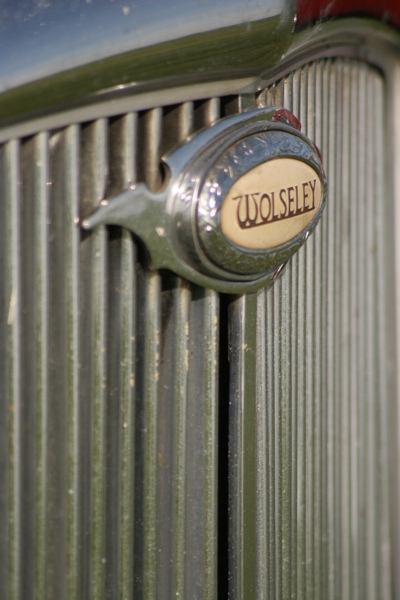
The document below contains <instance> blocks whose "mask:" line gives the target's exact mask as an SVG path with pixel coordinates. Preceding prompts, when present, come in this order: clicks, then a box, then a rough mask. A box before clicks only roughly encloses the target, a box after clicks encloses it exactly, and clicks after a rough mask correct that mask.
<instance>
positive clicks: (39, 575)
mask: <svg viewBox="0 0 400 600" xmlns="http://www.w3.org/2000/svg"><path fill="white" fill-rule="evenodd" d="M48 148H49V136H48V134H47V133H46V132H44V133H40V134H39V135H38V136H36V138H34V149H33V153H34V164H35V165H36V168H35V170H34V182H33V186H34V216H33V224H34V237H35V240H36V247H35V254H34V265H35V266H34V277H35V284H34V291H35V297H34V307H35V323H34V328H35V331H34V339H35V355H36V357H35V358H36V360H35V363H36V364H35V371H36V373H37V376H36V377H37V378H36V382H35V396H36V448H35V454H36V494H35V496H36V498H35V504H36V506H37V511H36V519H35V529H36V547H35V552H36V554H37V562H36V573H35V580H36V581H35V582H36V586H35V587H36V594H35V596H36V598H45V585H46V584H45V582H46V519H47V511H46V487H47V481H48V472H47V452H48V448H47V443H46V441H47V440H46V435H47V434H46V432H47V423H48V402H49V389H48V377H47V365H48V358H49V357H48V310H49V295H48V290H49V261H48V230H49V225H48V221H49V193H48V188H49V183H50V164H49V149H48Z"/></svg>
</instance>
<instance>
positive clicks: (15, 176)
mask: <svg viewBox="0 0 400 600" xmlns="http://www.w3.org/2000/svg"><path fill="white" fill-rule="evenodd" d="M3 168H4V174H3V181H4V188H3V193H4V197H5V199H6V200H5V219H4V221H5V232H4V234H5V240H6V248H5V265H4V268H5V270H6V284H5V289H4V288H3V289H4V293H5V297H6V303H5V311H4V317H3V318H6V323H5V328H4V333H5V337H4V338H3V339H4V340H6V341H5V346H6V356H3V360H4V363H3V364H4V365H5V367H6V369H5V373H4V375H5V377H4V381H5V389H4V392H5V395H4V400H5V402H4V404H3V405H4V408H5V414H4V419H5V422H6V423H7V428H8V434H6V437H7V439H8V451H7V456H8V464H7V467H5V473H6V477H7V478H6V480H5V481H4V484H3V485H4V487H3V490H4V491H3V494H4V495H5V497H6V498H8V503H9V504H8V507H7V508H8V522H7V526H6V527H7V529H6V535H7V539H8V552H7V553H5V556H4V558H5V561H6V565H7V571H8V573H7V575H8V577H7V580H8V586H7V587H6V588H5V591H6V594H7V593H8V595H9V597H10V598H12V599H14V598H19V597H20V594H21V587H22V585H23V580H22V567H23V565H22V564H21V562H22V556H23V551H22V522H21V521H22V518H23V517H22V514H21V509H22V506H21V502H22V497H21V495H22V494H21V492H22V468H23V459H22V455H21V454H22V448H23V446H22V431H21V419H22V414H21V408H22V407H21V390H20V384H21V362H20V361H21V340H20V336H21V265H20V192H19V190H20V144H19V142H18V141H17V140H12V141H11V142H8V143H7V144H6V146H5V148H4V155H3Z"/></svg>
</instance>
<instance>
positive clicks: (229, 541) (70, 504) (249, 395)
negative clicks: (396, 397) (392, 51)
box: [0, 59, 393, 600]
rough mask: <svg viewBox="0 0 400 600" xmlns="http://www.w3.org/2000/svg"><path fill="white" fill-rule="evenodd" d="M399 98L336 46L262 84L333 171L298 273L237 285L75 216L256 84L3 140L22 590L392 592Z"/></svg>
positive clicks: (7, 553) (13, 551) (2, 350)
mask: <svg viewBox="0 0 400 600" xmlns="http://www.w3.org/2000/svg"><path fill="white" fill-rule="evenodd" d="M384 96H385V85H384V81H383V79H382V76H381V74H380V73H379V72H378V71H376V70H375V69H374V68H372V67H370V66H367V65H365V64H363V63H360V62H358V61H353V60H347V59H337V60H334V59H329V60H321V61H317V62H315V63H313V64H311V65H309V66H305V67H304V68H301V69H299V70H297V71H295V72H294V73H293V74H291V75H289V76H287V77H286V78H285V79H284V80H282V81H281V82H279V83H278V84H277V85H276V86H272V87H271V88H270V89H269V90H267V92H265V93H262V94H261V96H260V97H259V98H258V100H257V103H258V104H260V105H263V104H268V105H275V104H282V105H285V106H286V107H287V108H288V109H289V110H291V111H293V112H294V113H295V114H296V115H297V116H298V117H299V118H300V120H301V122H302V124H303V128H304V130H305V132H306V133H307V134H308V135H309V136H310V137H312V138H314V139H315V140H316V142H317V144H318V145H319V146H320V147H321V149H322V151H323V154H324V156H325V161H326V165H327V175H328V180H329V181H330V182H331V184H330V185H331V187H330V192H329V201H328V205H327V212H326V214H325V215H324V217H323V219H322V221H321V224H320V226H319V227H318V228H317V230H316V232H315V233H314V234H313V236H312V237H311V238H310V240H308V243H307V245H306V246H305V247H304V248H303V249H302V250H301V251H300V253H299V254H298V256H297V257H296V258H294V259H293V260H292V261H291V264H290V265H289V267H288V268H287V270H286V272H285V273H284V274H283V276H282V277H281V279H280V280H279V281H278V282H277V283H276V284H275V286H274V287H273V288H272V289H271V290H270V291H268V292H264V291H259V292H257V294H252V295H247V296H241V297H237V298H235V297H229V298H226V297H224V296H219V295H218V294H217V293H215V292H212V291H207V290H205V289H202V288H200V287H197V286H194V285H190V284H188V283H187V282H185V281H183V280H181V279H179V278H178V277H175V276H172V275H170V274H169V273H168V272H167V271H163V272H151V271H149V269H148V268H147V266H146V265H147V259H146V254H145V251H144V249H143V248H142V247H141V246H140V245H137V244H136V242H135V240H134V239H133V238H132V236H131V235H130V234H129V233H127V232H125V231H123V230H121V229H119V228H110V229H106V228H103V227H100V228H98V229H97V230H96V231H94V232H90V233H88V232H82V231H81V230H80V228H79V225H78V223H77V219H78V215H79V210H80V209H82V208H83V209H84V210H86V209H90V208H91V207H93V206H94V205H96V204H97V203H98V202H99V201H100V200H101V199H102V198H103V197H104V192H105V189H106V188H107V189H108V190H109V191H110V190H111V192H113V193H114V192H115V193H117V192H118V191H121V190H122V189H124V187H126V185H128V184H129V183H130V182H132V181H145V182H146V183H147V184H148V185H149V186H152V185H156V184H157V182H158V181H159V178H160V172H159V170H158V161H159V157H160V155H161V154H162V152H164V151H165V149H166V148H167V147H172V146H173V145H175V144H176V143H177V142H179V141H180V140H181V139H183V138H184V137H185V136H186V135H187V134H188V133H189V132H190V131H192V130H193V129H197V128H200V127H202V126H204V125H207V124H210V123H212V122H214V121H215V120H216V119H218V118H219V117H220V116H223V115H227V114H233V113H235V112H237V111H238V109H239V106H240V105H241V103H242V100H243V99H240V98H237V97H236V98H234V97H226V98H221V99H212V100H207V101H204V102H195V103H192V102H189V103H184V104H182V105H179V106H171V107H168V108H164V109H162V110H161V109H159V108H155V109H154V110H152V111H149V112H143V113H129V114H126V115H122V116H121V117H113V118H112V119H100V120H97V121H92V122H89V123H85V124H78V125H72V126H70V127H67V128H65V129H62V130H57V131H49V132H43V133H40V134H38V135H36V136H33V137H30V138H25V139H22V140H18V139H15V140H11V141H9V142H7V143H5V144H4V145H3V146H2V147H1V149H0V169H1V177H0V182H1V183H0V185H1V195H2V198H4V202H3V203H2V204H1V215H2V217H1V219H0V250H1V252H0V256H1V257H2V260H1V262H0V270H1V276H0V302H1V306H2V311H0V339H1V340H2V343H1V345H0V368H1V372H0V444H1V448H2V451H1V453H0V457H1V461H2V463H1V467H2V469H1V479H0V509H1V510H0V533H1V535H0V574H1V576H0V596H1V597H2V598H3V597H4V598H10V599H14V598H15V599H18V600H19V599H22V598H23V599H24V600H29V599H31V598H32V599H33V598H40V599H46V598H48V599H49V600H50V599H53V598H55V597H57V598H60V599H62V598H74V599H75V598H82V599H83V598H85V599H86V598H91V597H92V598H96V599H97V598H99V599H101V598H115V597H122V598H126V599H129V598H133V597H135V598H146V600H147V599H150V598H164V597H168V598H169V597H178V595H179V596H180V597H184V598H204V599H210V600H211V599H215V598H216V597H217V595H218V594H219V595H218V597H220V598H224V597H226V594H227V592H228V589H229V590H230V593H231V597H233V598H237V599H238V600H244V599H246V600H249V599H250V600H251V599H252V598H254V599H256V598H257V600H260V599H263V598H265V599H270V598H282V599H283V598H288V597H296V598H297V599H299V600H300V599H302V598H304V599H307V600H310V599H315V600H319V599H320V598H327V599H329V600H331V599H332V600H333V599H336V598H340V600H345V599H348V600H357V599H360V600H361V599H362V600H364V599H371V600H376V599H377V598H379V599H382V600H386V599H389V598H391V597H392V595H391V582H392V575H391V571H390V569H391V567H390V558H391V557H390V555H391V540H390V531H389V528H390V522H389V507H388V503H389V500H388V494H389V478H390V471H389V468H390V464H389V461H388V452H389V449H388V410H389V407H390V402H391V401H392V396H391V390H390V388H389V385H388V380H389V377H388V368H389V365H390V352H389V350H390V348H391V344H392V337H391V336H392V334H393V330H392V328H391V327H390V323H391V319H392V316H393V315H392V313H391V312H390V310H391V309H390V306H391V305H390V302H388V296H389V295H390V289H391V287H390V278H391V277H392V270H391V262H390V248H389V247H388V244H389V243H390V241H391V238H390V235H388V232H389V229H390V227H389V225H390V212H389V213H385V211H384V210H382V206H385V205H386V208H389V204H386V200H385V201H384V200H383V201H382V203H378V202H376V198H384V197H385V191H384V190H385V180H384V174H385V165H384V156H385V154H384V148H385V135H386V134H385V126H384V125H385V122H384V120H385V111H384V108H383V107H384ZM247 102H248V99H247ZM252 102H253V104H254V105H255V104H256V100H255V99H254V100H253V101H252ZM142 140H144V141H142ZM382 265H386V268H385V269H383V268H382ZM386 306H387V307H389V308H388V310H384V309H383V307H386ZM392 308H393V307H392ZM228 331H229V340H228Z"/></svg>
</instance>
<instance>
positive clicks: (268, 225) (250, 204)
mask: <svg viewBox="0 0 400 600" xmlns="http://www.w3.org/2000/svg"><path fill="white" fill-rule="evenodd" d="M322 197H323V195H322V184H321V180H320V178H319V175H318V173H317V172H316V171H315V170H314V169H313V168H312V167H311V166H310V165H308V164H306V163H304V162H302V161H300V160H297V159H295V158H277V159H275V160H271V161H269V162H265V163H261V164H260V165H258V166H257V167H254V168H253V169H251V170H250V171H248V172H247V173H245V174H244V175H242V177H240V178H239V179H238V180H237V181H236V182H235V183H234V185H233V186H232V188H231V189H230V190H229V192H228V193H227V195H226V197H225V199H224V201H223V203H222V207H221V230H222V233H223V234H224V235H225V237H226V238H227V239H228V240H230V241H231V242H233V243H235V244H237V245H238V246H241V247H242V248H247V249H251V250H268V249H271V248H276V247H278V246H281V245H282V244H286V243H287V242H289V241H290V240H292V239H293V238H295V237H297V236H298V235H299V234H300V233H301V232H302V231H303V230H304V229H306V228H307V227H308V225H309V224H310V223H311V222H312V220H313V219H314V217H315V215H316V214H317V212H318V210H319V208H320V206H321V202H322Z"/></svg>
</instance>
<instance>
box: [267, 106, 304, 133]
mask: <svg viewBox="0 0 400 600" xmlns="http://www.w3.org/2000/svg"><path fill="white" fill-rule="evenodd" d="M273 119H274V121H281V122H283V123H287V124H288V125H291V126H292V127H294V128H295V129H297V130H298V131H301V123H300V121H299V120H298V119H296V117H295V116H294V115H293V114H292V113H291V112H290V111H289V110H286V108H279V109H278V110H276V111H275V112H274V116H273Z"/></svg>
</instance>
